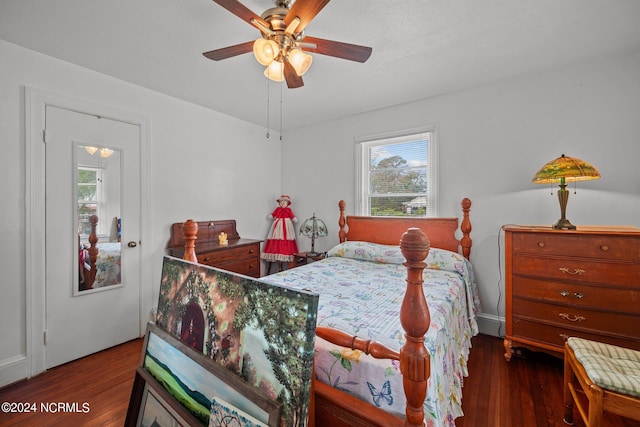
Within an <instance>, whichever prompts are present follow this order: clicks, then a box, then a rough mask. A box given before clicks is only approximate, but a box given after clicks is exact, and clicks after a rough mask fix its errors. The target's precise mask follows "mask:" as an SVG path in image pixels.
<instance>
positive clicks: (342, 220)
mask: <svg viewBox="0 0 640 427" xmlns="http://www.w3.org/2000/svg"><path fill="white" fill-rule="evenodd" d="M345 206H347V202H345V201H344V200H340V201H339V202H338V209H340V218H339V219H338V226H340V231H338V238H339V239H340V243H343V242H344V241H345V240H347V232H346V231H345V229H344V226H345V224H346V223H347V221H346V219H345V218H344V208H345Z"/></svg>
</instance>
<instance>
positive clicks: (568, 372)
mask: <svg viewBox="0 0 640 427" xmlns="http://www.w3.org/2000/svg"><path fill="white" fill-rule="evenodd" d="M574 380H575V375H574V373H573V368H572V367H571V362H570V361H569V355H568V354H566V353H565V356H564V391H563V397H564V420H563V421H564V422H565V423H566V424H569V425H573V397H572V396H571V384H573V382H574Z"/></svg>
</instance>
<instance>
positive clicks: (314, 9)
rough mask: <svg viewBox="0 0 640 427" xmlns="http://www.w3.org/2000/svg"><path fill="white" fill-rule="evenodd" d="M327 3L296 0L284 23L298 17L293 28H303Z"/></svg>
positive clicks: (317, 0)
mask: <svg viewBox="0 0 640 427" xmlns="http://www.w3.org/2000/svg"><path fill="white" fill-rule="evenodd" d="M214 1H216V0H214ZM327 3H329V0H296V2H295V3H293V6H291V9H289V12H288V13H287V16H285V17H284V23H285V25H286V26H287V27H288V26H289V24H290V23H291V21H293V20H294V19H295V18H296V17H298V18H300V23H299V24H298V26H297V27H296V28H295V29H294V31H295V32H296V33H299V32H301V31H302V30H304V29H305V27H306V26H307V25H309V22H311V20H312V19H313V18H314V17H315V16H316V15H317V14H318V13H319V12H320V11H321V10H322V8H323V7H325V6H326V5H327Z"/></svg>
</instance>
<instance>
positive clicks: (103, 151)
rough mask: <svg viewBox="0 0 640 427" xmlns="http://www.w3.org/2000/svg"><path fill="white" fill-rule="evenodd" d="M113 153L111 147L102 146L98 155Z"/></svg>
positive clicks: (107, 155) (105, 155)
mask: <svg viewBox="0 0 640 427" xmlns="http://www.w3.org/2000/svg"><path fill="white" fill-rule="evenodd" d="M112 154H113V150H112V149H111V148H107V147H102V148H101V149H100V157H110V156H111V155H112Z"/></svg>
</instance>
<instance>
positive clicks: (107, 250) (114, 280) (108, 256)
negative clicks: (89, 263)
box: [93, 242, 122, 289]
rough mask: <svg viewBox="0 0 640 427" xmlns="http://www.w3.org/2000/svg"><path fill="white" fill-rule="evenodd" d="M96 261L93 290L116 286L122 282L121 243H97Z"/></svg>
mask: <svg viewBox="0 0 640 427" xmlns="http://www.w3.org/2000/svg"><path fill="white" fill-rule="evenodd" d="M97 246H98V259H97V261H96V278H95V280H94V282H93V288H94V289H95V288H102V287H105V286H110V285H117V284H119V283H121V282H122V280H121V277H120V253H121V243H119V242H115V243H102V242H99V243H98V244H97Z"/></svg>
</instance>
